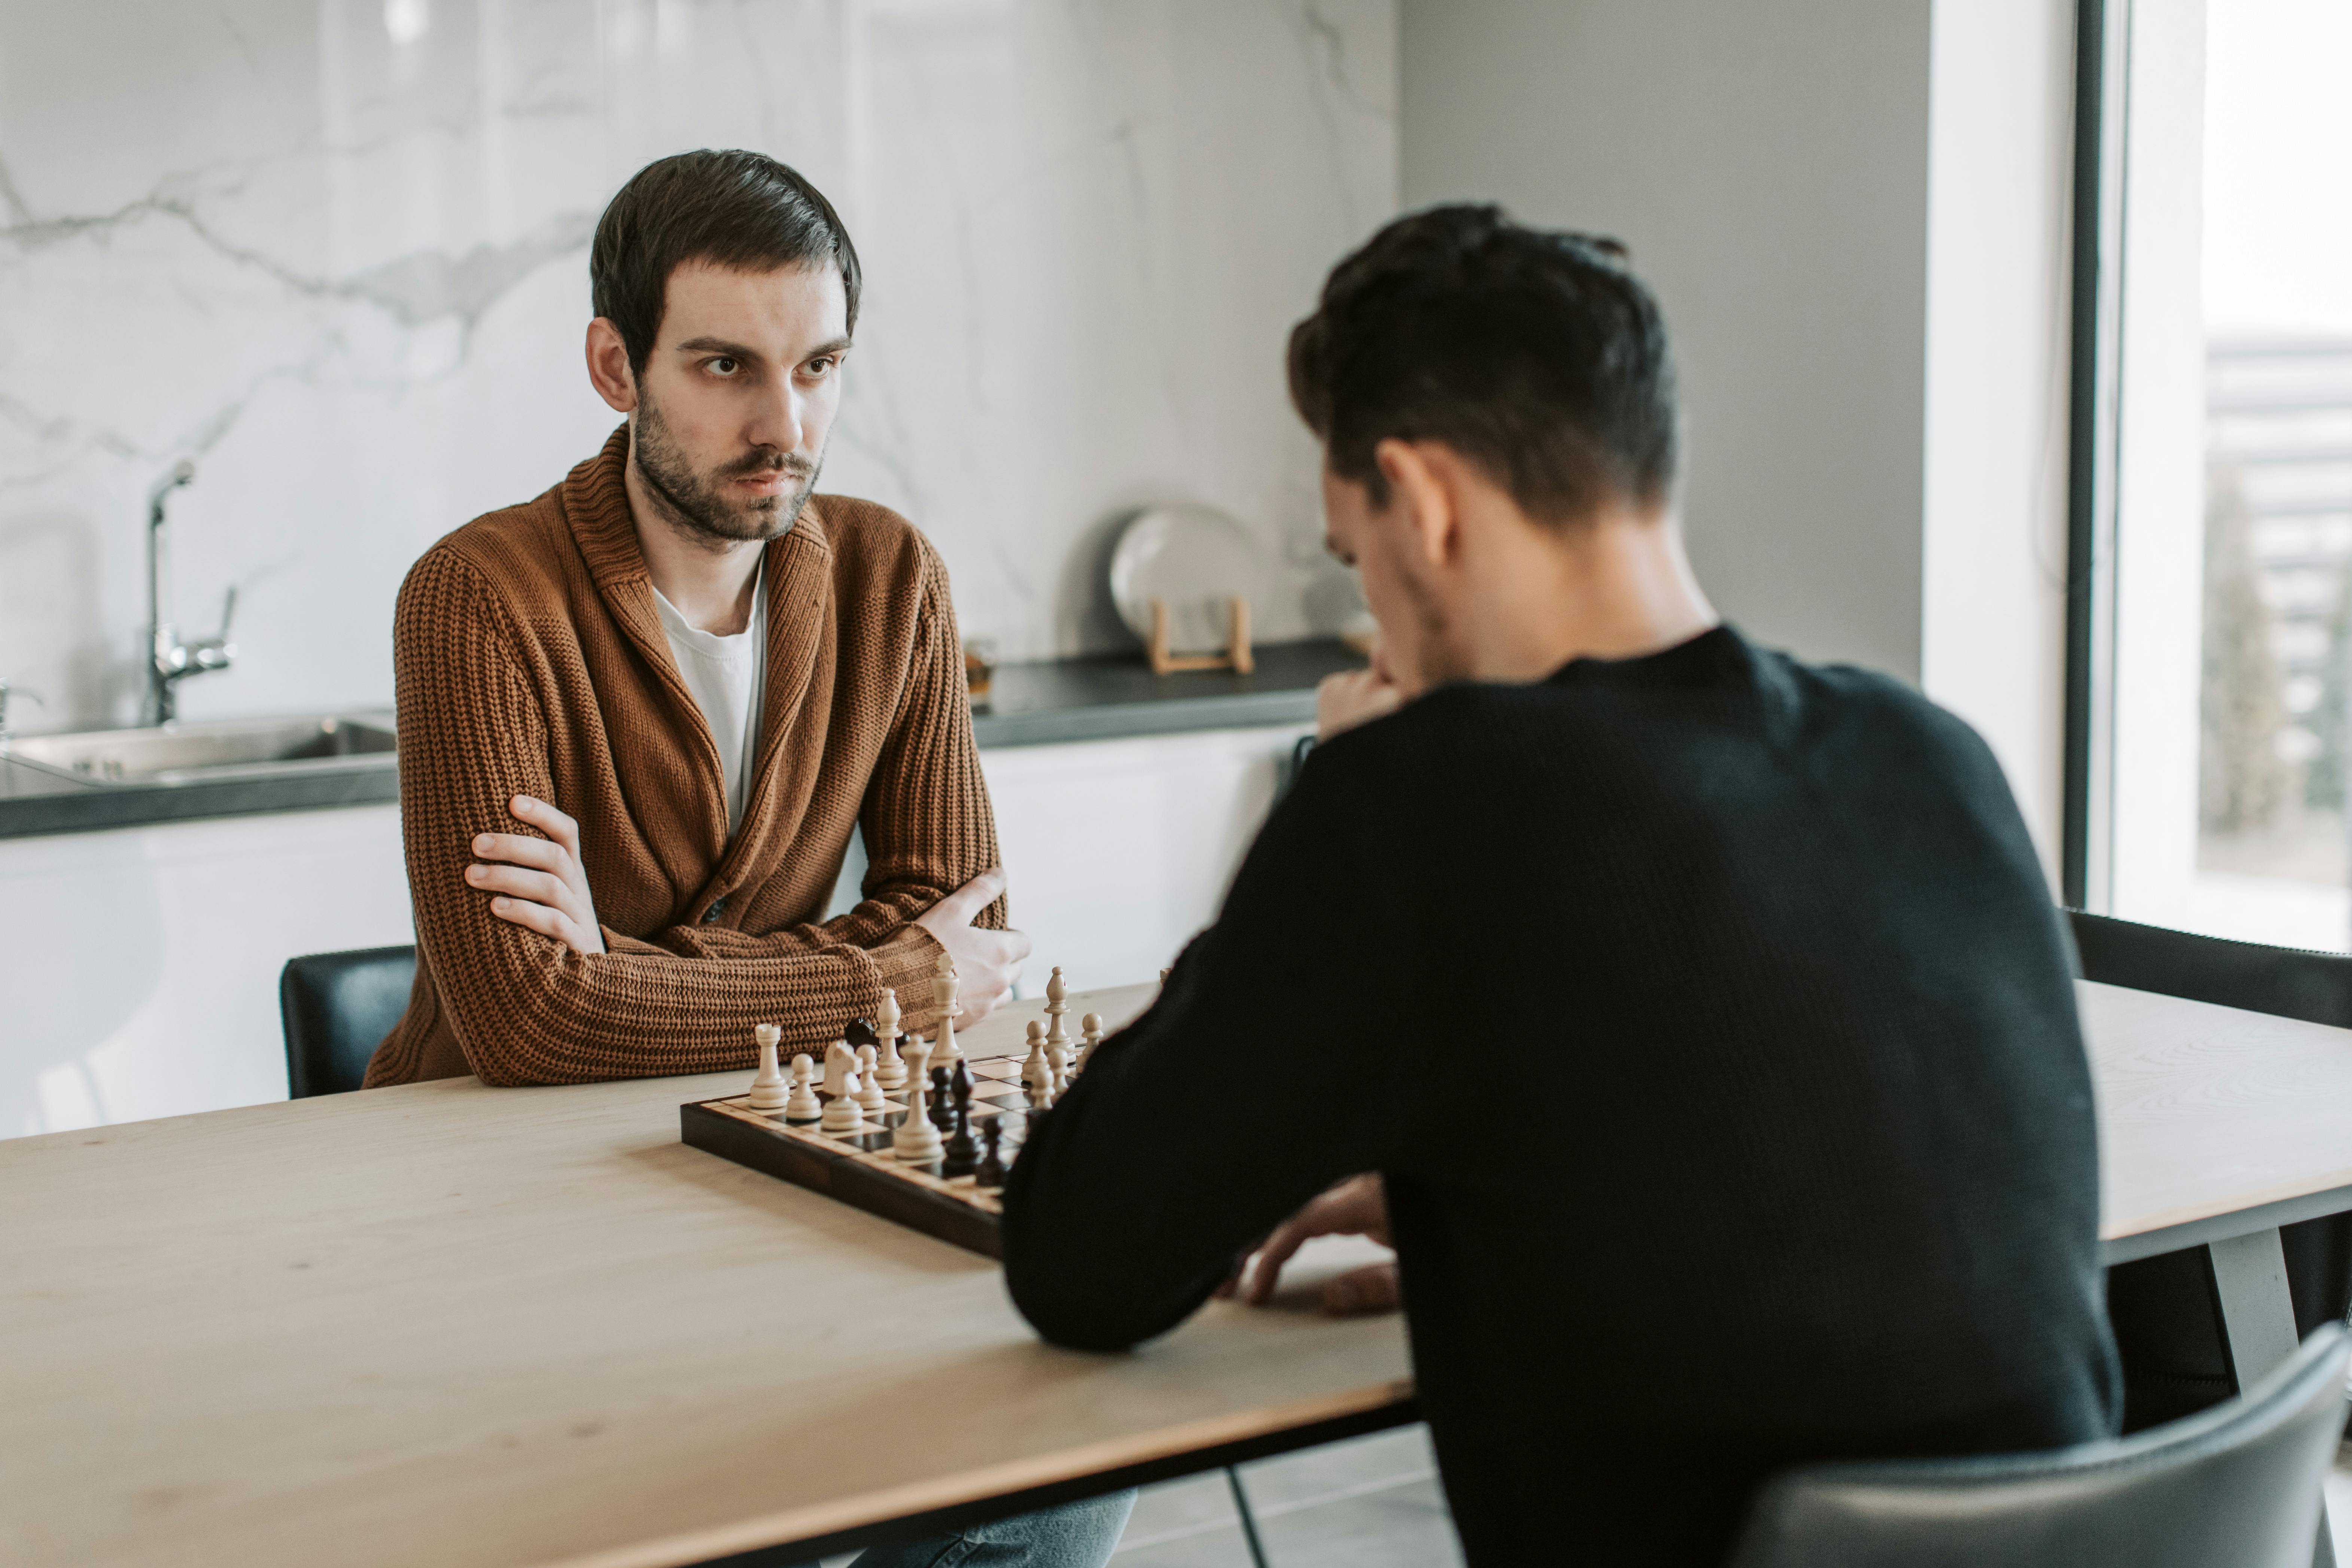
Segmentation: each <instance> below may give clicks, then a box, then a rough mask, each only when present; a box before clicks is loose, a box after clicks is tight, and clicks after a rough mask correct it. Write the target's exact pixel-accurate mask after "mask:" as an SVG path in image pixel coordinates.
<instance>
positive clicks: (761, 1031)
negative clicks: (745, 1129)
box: [744, 1024, 785, 1116]
mask: <svg viewBox="0 0 2352 1568" xmlns="http://www.w3.org/2000/svg"><path fill="white" fill-rule="evenodd" d="M751 1037H752V1038H753V1039H755V1040H757V1041H759V1042H760V1073H759V1076H758V1077H756V1078H754V1079H752V1080H751V1093H750V1094H749V1095H747V1096H745V1097H744V1103H745V1104H747V1105H749V1106H750V1107H751V1109H752V1110H756V1111H759V1112H760V1113H761V1114H762V1115H765V1116H773V1115H774V1114H775V1113H776V1112H777V1111H779V1110H782V1109H783V1108H784V1099H785V1096H784V1069H783V1068H781V1067H779V1066H777V1065H776V1042H777V1041H778V1040H781V1039H782V1038H783V1037H784V1032H783V1031H782V1029H779V1028H777V1027H776V1026H774V1025H773V1024H762V1025H761V1026H759V1027H758V1028H756V1029H753V1030H752V1031H751Z"/></svg>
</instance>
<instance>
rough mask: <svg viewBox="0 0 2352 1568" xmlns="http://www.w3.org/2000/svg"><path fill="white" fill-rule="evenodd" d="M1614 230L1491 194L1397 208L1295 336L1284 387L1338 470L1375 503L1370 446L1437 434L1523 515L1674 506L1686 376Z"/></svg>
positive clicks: (1376, 478)
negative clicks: (1595, 228)
mask: <svg viewBox="0 0 2352 1568" xmlns="http://www.w3.org/2000/svg"><path fill="white" fill-rule="evenodd" d="M1624 257H1625V251H1624V247H1622V246H1621V245H1619V244H1617V242H1616V241H1614V240H1608V239H1599V238H1595V237H1591V236H1587V235H1578V234H1561V233H1553V232H1549V231H1546V230H1543V229H1535V228H1528V227H1524V226H1521V225H1518V224H1516V223H1513V222H1512V221H1511V220H1510V218H1509V216H1507V214H1506V213H1505V212H1504V211H1503V209H1502V208H1500V207H1497V206H1472V205H1458V206H1441V207H1431V208H1429V209H1428V210H1427V211H1424V212H1417V213H1412V214H1410V215H1408V216H1404V217H1401V218H1398V219H1397V220H1396V221H1395V222H1393V223H1391V224H1390V225H1389V226H1387V227H1385V228H1383V229H1381V232H1380V233H1378V234H1376V235H1374V236H1373V237H1372V238H1371V240H1370V242H1369V243H1368V244H1366V245H1365V246H1364V247H1363V248H1362V249H1360V250H1359V251H1357V252H1356V253H1355V254H1354V255H1353V256H1350V257H1349V258H1347V259H1346V260H1344V261H1342V262H1340V263H1339V266H1338V267H1336V268H1332V270H1331V276H1330V278H1329V279H1328V281H1326V282H1325V283H1324V285H1323V296H1322V298H1321V300H1318V302H1317V304H1316V308H1315V313H1314V314H1313V315H1311V316H1309V317H1307V319H1306V320H1305V321H1301V322H1299V323H1298V325H1297V327H1296V328H1295V329H1293V330H1292V331H1291V334H1290V396H1291V401H1292V402H1293V403H1295V404H1296V405H1297V407H1298V413H1299V416H1300V417H1301V418H1303V419H1305V420H1306V421H1307V426H1309V427H1310V428H1311V429H1313V430H1314V432H1315V434H1316V435H1317V436H1318V437H1321V438H1322V441H1323V444H1324V448H1325V451H1326V453H1327V460H1328V463H1329V464H1330V467H1331V471H1332V472H1334V473H1336V474H1338V475H1339V477H1340V478H1342V479H1349V480H1352V481H1354V482H1355V483H1357V484H1360V485H1362V486H1364V487H1365V489H1367V490H1368V491H1369V492H1370V496H1371V499H1372V502H1373V504H1374V505H1376V506H1385V505H1387V504H1388V499H1389V498H1388V485H1387V483H1386V481H1385V480H1384V479H1382V478H1381V471H1380V468H1379V466H1378V465H1377V464H1375V463H1374V461H1373V460H1372V449H1373V448H1374V447H1377V446H1378V445H1379V444H1380V443H1381V441H1384V440H1387V439H1390V438H1391V437H1393V438H1396V439H1400V440H1406V441H1442V442H1444V444H1445V445H1446V446H1448V447H1453V448H1454V450H1455V451H1457V452H1460V453H1461V454H1462V455H1463V456H1464V457H1465V458H1469V459H1470V460H1471V461H1473V462H1475V463H1476V464H1477V465H1478V466H1479V468H1482V469H1483V470H1485V472H1486V474H1487V476H1488V477H1489V478H1491V479H1493V480H1494V481H1495V482H1496V484H1497V485H1499V486H1501V487H1502V488H1503V489H1506V490H1507V491H1508V492H1509V493H1510V496H1511V499H1512V500H1515V501H1517V503H1518V506H1519V509H1520V510H1522V511H1524V512H1526V513H1527V514H1528V516H1529V517H1531V518H1535V519H1537V520H1538V521H1545V522H1550V523H1570V522H1576V521H1582V520H1584V519H1586V518H1589V517H1591V515H1592V513H1593V512H1594V511H1595V510H1597V509H1599V508H1600V507H1601V506H1602V505H1604V504H1606V503H1608V502H1609V501H1611V500H1630V501H1632V502H1633V503H1634V504H1636V505H1640V506H1645V507H1646V506H1652V505H1657V504H1661V503H1663V502H1664V500H1665V499H1666V495H1667V492H1668V490H1669V489H1671V488H1672V487H1673V484H1674V479H1675V457H1676V452H1675V447H1676V439H1675V374H1674V364H1673V361H1672V358H1671V356H1670V355H1669V354H1668V353H1667V351H1666V327H1665V321H1664V318H1662V317H1661V316H1660V315H1659V313H1658V303H1657V301H1656V300H1654V299H1653V298H1651V296H1650V291H1649V290H1648V289H1645V288H1643V286H1642V283H1641V280H1640V279H1636V278H1635V277H1634V276H1633V273H1632V272H1630V271H1628V270H1627V269H1626V267H1625V261H1624Z"/></svg>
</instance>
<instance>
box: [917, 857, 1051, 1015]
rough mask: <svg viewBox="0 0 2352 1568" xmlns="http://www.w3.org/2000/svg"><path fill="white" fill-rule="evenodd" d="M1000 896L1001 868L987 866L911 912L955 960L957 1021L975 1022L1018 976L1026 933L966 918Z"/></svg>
mask: <svg viewBox="0 0 2352 1568" xmlns="http://www.w3.org/2000/svg"><path fill="white" fill-rule="evenodd" d="M1003 896H1004V873H1003V871H1002V870H1001V869H993V868H992V869H990V870H986V871H982V873H981V874H980V875H979V876H977V877H974V878H973V879H971V881H969V882H966V883H965V884H964V885H963V886H962V887H961V888H958V889H956V890H955V891H954V892H952V893H950V894H949V895H948V896H947V897H946V898H944V899H941V900H940V901H939V902H938V903H936V904H933V905H932V906H931V907H930V908H929V909H928V910H924V911H923V912H922V913H921V914H919V915H918V916H917V917H915V923H916V924H917V925H919V926H920V927H922V928H923V929H924V930H925V931H929V932H930V933H931V940H932V941H934V942H938V943H939V944H940V946H941V947H943V948H946V949H947V950H948V956H949V957H950V958H951V959H953V960H954V961H955V966H956V981H957V987H956V999H957V1000H958V1001H959V1002H961V1003H962V1004H963V1016H961V1018H960V1019H959V1020H958V1026H959V1027H966V1028H968V1027H970V1026H971V1025H974V1024H977V1023H979V1022H980V1021H981V1020H982V1018H985V1017H987V1016H989V1015H990V1014H991V1013H993V1012H995V1011H996V1009H997V1008H998V1007H999V1006H1000V1005H1003V1002H1004V1001H1005V999H1006V998H1008V997H1010V996H1011V995H1012V994H1013V982H1014V981H1016V980H1018V979H1020V978H1021V961H1022V960H1023V959H1024V958H1026V957H1028V956H1029V949H1030V942H1029V939H1028V938H1027V937H1026V936H1024V935H1023V934H1022V933H1021V932H1019V931H986V930H983V929H982V928H981V927H979V926H976V925H973V924H972V923H971V922H972V921H974V920H975V919H977V918H979V915H980V911H981V910H984V909H986V908H988V906H989V905H991V904H992V903H994V902H996V900H999V899H1001V898H1003Z"/></svg>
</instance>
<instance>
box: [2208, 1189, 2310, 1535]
mask: <svg viewBox="0 0 2352 1568" xmlns="http://www.w3.org/2000/svg"><path fill="white" fill-rule="evenodd" d="M2206 1250H2207V1251H2208V1252H2209V1253H2210V1254H2211V1255H2212V1258H2213V1290H2214V1294H2215V1295H2216V1296H2218V1297H2219V1298H2220V1299H2221V1331H2222V1332H2223V1333H2224V1334H2226V1335H2227V1336H2228V1337H2229V1341H2230V1366H2231V1370H2232V1371H2233V1372H2235V1373H2237V1377H2238V1387H2239V1389H2240V1391H2241V1392H2242V1391H2243V1390H2245V1389H2248V1388H2251V1387H2252V1386H2253V1384H2255V1383H2256V1382H2257V1381H2259V1380H2260V1379H2261V1377H2262V1375H2263V1373H2266V1372H2268V1371H2270V1370H2271V1368H2273V1367H2274V1366H2276V1365H2278V1364H2279V1363H2281V1362H2283V1361H2284V1360H2286V1359H2287V1358H2288V1357H2289V1356H2292V1355H2293V1354H2294V1350H2295V1344H2296V1340H2295V1334H2294V1297H2293V1296H2291V1295H2289V1294H2288V1292H2287V1286H2286V1255H2285V1254H2284V1252H2282V1251H2281V1250H2280V1248H2279V1233H2278V1232H2277V1231H2275V1230H2258V1231H2256V1232H2254V1233H2253V1234H2252V1236H2233V1237H2230V1238H2229V1239H2228V1240H2227V1241H2216V1242H2213V1243H2211V1244H2210V1245H2209V1246H2208V1247H2207V1248H2206ZM2311 1562H2312V1568H2336V1542H2335V1539H2334V1537H2333V1535H2332V1534H2331V1533H2330V1531H2328V1528H2327V1510H2326V1507H2325V1506H2324V1505H2323V1506H2322V1507H2321V1509H2320V1510H2319V1538H2318V1539H2317V1540H2316V1541H2315V1542H2312V1550H2311Z"/></svg>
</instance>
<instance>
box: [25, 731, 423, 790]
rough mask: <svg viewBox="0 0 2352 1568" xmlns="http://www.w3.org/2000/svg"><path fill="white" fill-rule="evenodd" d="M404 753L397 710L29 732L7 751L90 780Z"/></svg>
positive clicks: (153, 779)
mask: <svg viewBox="0 0 2352 1568" xmlns="http://www.w3.org/2000/svg"><path fill="white" fill-rule="evenodd" d="M399 752H400V742H399V738H398V736H397V734H396V733H395V731H394V728H393V721H392V718H391V715H389V714H372V715H364V716H359V715H347V714H326V715H319V716H310V715H305V716H303V717H300V718H294V719H241V720H228V721H220V722H215V723H198V724H180V723H173V724H163V725H159V726H156V727H154V728H152V729H145V730H89V731H83V732H81V733H79V734H73V735H26V736H22V737H19V738H18V739H16V740H15V741H12V742H8V743H7V746H6V750H5V755H6V756H7V757H8V758H9V759H10V760H11V761H13V762H18V763H28V764H30V765H31V766H33V767H37V768H39V769H41V770H43V771H44V772H47V773H61V774H63V775H64V776H66V777H68V778H72V779H79V780H82V781H83V782H85V783H89V784H210V783H212V782H214V781H215V780H224V779H251V778H279V777H283V776H285V775H287V774H289V773H343V772H351V771H357V770H362V769H369V768H390V767H396V766H398V765H399V760H400V759H399Z"/></svg>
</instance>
